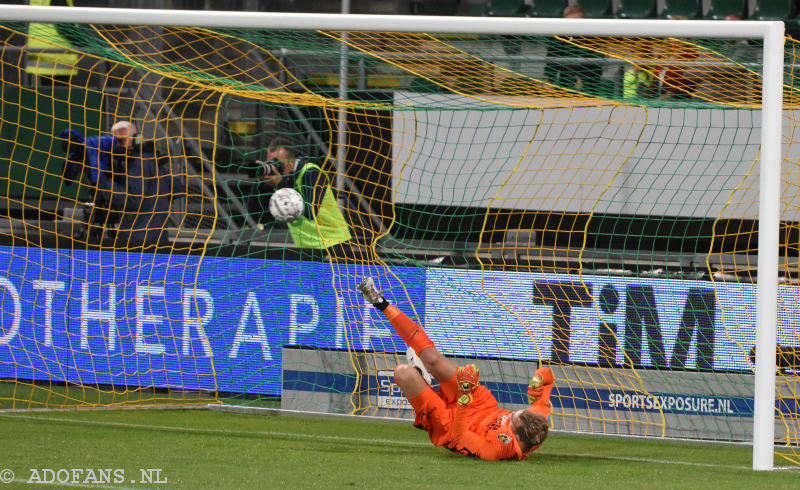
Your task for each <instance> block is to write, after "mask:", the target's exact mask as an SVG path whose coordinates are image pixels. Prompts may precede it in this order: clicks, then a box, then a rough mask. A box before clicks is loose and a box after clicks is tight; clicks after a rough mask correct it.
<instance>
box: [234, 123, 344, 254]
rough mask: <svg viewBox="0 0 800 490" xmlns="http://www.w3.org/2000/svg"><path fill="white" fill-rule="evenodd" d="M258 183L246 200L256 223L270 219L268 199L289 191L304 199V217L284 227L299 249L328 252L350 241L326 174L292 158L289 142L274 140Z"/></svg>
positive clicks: (310, 163) (261, 169) (311, 165)
mask: <svg viewBox="0 0 800 490" xmlns="http://www.w3.org/2000/svg"><path fill="white" fill-rule="evenodd" d="M259 164H260V168H259V171H258V180H259V182H258V183H257V184H256V186H255V192H254V193H253V194H252V195H251V196H250V197H249V198H248V200H247V207H248V209H249V210H250V212H254V213H257V214H258V218H259V219H258V221H259V222H261V223H263V222H265V221H267V220H268V219H269V217H268V215H269V211H267V210H268V209H269V198H270V196H271V195H272V193H273V192H275V190H277V189H281V188H284V187H291V188H293V189H295V190H296V191H297V192H299V193H300V195H302V196H303V201H304V204H305V205H304V208H303V215H302V216H301V217H300V218H299V219H297V220H295V221H292V222H289V223H287V224H288V226H289V232H290V233H291V235H292V240H293V241H294V244H295V245H296V246H297V247H298V248H310V249H320V250H322V249H328V248H330V247H333V246H336V245H340V244H342V243H344V242H346V241H348V240H350V238H351V235H350V229H349V227H348V226H347V222H346V221H345V219H344V215H343V214H342V211H341V209H339V204H338V203H337V202H336V198H335V197H334V194H333V189H332V188H331V183H330V180H329V178H328V175H327V173H325V171H323V170H322V169H321V168H320V167H319V165H317V164H316V163H314V162H313V161H311V160H309V159H306V158H299V157H298V156H297V155H295V152H294V149H293V148H292V145H291V142H290V141H289V140H287V139H286V138H281V137H278V138H275V139H274V140H273V141H272V142H271V143H270V145H269V146H268V149H267V161H266V162H259Z"/></svg>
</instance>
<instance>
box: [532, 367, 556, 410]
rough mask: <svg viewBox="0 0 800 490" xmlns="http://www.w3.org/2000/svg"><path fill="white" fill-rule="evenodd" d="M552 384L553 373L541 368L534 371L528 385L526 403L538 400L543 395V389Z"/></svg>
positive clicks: (548, 369)
mask: <svg viewBox="0 0 800 490" xmlns="http://www.w3.org/2000/svg"><path fill="white" fill-rule="evenodd" d="M552 384H553V372H552V371H551V370H550V368H547V367H543V368H539V369H537V370H536V373H534V375H533V378H532V379H531V382H530V383H528V403H530V404H531V405H533V402H535V401H536V400H539V399H540V398H542V396H543V395H544V390H545V387H547V386H549V385H552Z"/></svg>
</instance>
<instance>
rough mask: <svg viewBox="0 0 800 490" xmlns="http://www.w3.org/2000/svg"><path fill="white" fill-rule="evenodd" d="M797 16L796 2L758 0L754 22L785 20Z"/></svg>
mask: <svg viewBox="0 0 800 490" xmlns="http://www.w3.org/2000/svg"><path fill="white" fill-rule="evenodd" d="M796 15H797V5H795V3H794V0H758V1H757V2H756V8H755V11H754V12H753V15H751V16H750V18H751V19H752V20H785V19H793V18H794V17H795V16H796Z"/></svg>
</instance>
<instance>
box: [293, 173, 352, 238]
mask: <svg viewBox="0 0 800 490" xmlns="http://www.w3.org/2000/svg"><path fill="white" fill-rule="evenodd" d="M309 167H312V168H316V169H319V167H318V166H317V165H314V164H313V163H306V164H305V165H304V166H303V168H302V169H301V170H300V173H299V174H298V175H297V179H296V180H295V181H294V187H295V190H296V191H297V192H299V193H300V194H302V193H303V191H302V186H303V175H304V174H305V173H306V170H308V168H309ZM320 173H321V174H322V176H323V177H324V178H325V181H326V184H325V192H324V193H323V195H322V203H321V204H320V206H319V212H318V213H317V215H316V216H314V220H310V219H308V218H306V217H305V216H301V217H300V218H299V219H297V220H295V221H292V222H290V223H289V232H290V233H291V234H292V240H294V244H295V245H296V246H298V247H300V248H320V249H322V248H328V247H332V246H334V245H338V244H340V243H342V242H346V241H347V240H349V239H350V228H348V227H347V222H346V221H345V220H344V216H343V215H342V211H341V209H339V203H337V202H336V199H335V198H334V197H333V190H332V189H331V185H330V183H329V182H328V181H327V180H328V177H327V175H326V174H325V172H322V170H320Z"/></svg>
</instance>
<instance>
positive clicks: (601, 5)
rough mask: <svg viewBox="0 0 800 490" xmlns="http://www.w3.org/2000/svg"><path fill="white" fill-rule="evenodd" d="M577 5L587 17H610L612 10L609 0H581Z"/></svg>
mask: <svg viewBox="0 0 800 490" xmlns="http://www.w3.org/2000/svg"><path fill="white" fill-rule="evenodd" d="M579 5H580V6H581V7H583V12H584V13H585V14H586V17H588V18H603V17H611V16H612V15H613V12H614V9H613V6H612V3H611V0H582V1H581V2H580V4H579Z"/></svg>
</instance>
